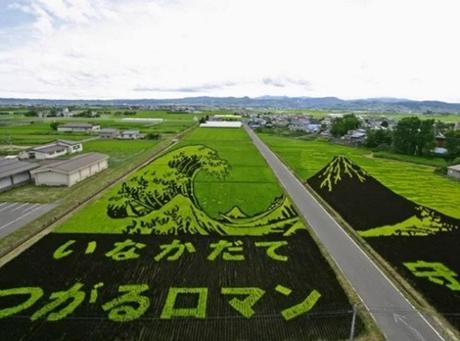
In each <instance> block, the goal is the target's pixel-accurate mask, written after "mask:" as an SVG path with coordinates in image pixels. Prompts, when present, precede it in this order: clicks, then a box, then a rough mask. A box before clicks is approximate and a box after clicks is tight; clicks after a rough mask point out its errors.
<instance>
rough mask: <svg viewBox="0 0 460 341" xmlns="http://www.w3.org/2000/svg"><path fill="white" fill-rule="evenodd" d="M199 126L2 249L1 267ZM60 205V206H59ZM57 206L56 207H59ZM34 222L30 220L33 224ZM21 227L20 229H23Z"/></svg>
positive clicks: (183, 132)
mask: <svg viewBox="0 0 460 341" xmlns="http://www.w3.org/2000/svg"><path fill="white" fill-rule="evenodd" d="M196 127H197V126H196V125H193V126H192V127H190V128H188V129H186V130H184V131H182V132H180V133H178V134H176V135H174V136H172V137H169V138H168V139H167V140H165V141H163V144H164V146H162V145H161V144H159V145H157V146H160V148H159V150H158V151H156V152H155V154H154V155H152V156H150V157H149V158H148V159H146V160H144V161H142V162H141V163H140V164H139V165H137V166H135V167H134V168H133V169H130V170H129V171H128V172H126V173H123V174H122V175H120V176H118V177H116V178H115V179H113V180H112V181H110V182H109V183H108V184H106V185H105V186H104V187H102V188H100V189H98V190H97V191H96V192H94V193H92V194H90V195H89V196H88V197H86V198H85V199H83V200H80V201H78V203H77V204H76V205H75V206H72V207H70V208H69V209H68V210H66V211H65V212H64V213H63V214H61V215H60V216H58V217H55V218H54V220H52V221H47V222H45V223H44V224H43V225H42V226H41V228H39V229H37V231H36V233H35V234H34V235H32V236H30V237H28V238H25V240H21V241H20V242H18V243H17V244H16V245H14V246H13V247H11V248H9V249H7V250H6V251H4V250H2V251H0V268H1V267H2V266H3V265H5V264H6V263H8V262H9V261H10V260H12V259H13V258H15V257H17V256H18V255H19V254H21V253H22V252H23V251H25V250H26V249H27V248H29V247H30V246H32V245H33V244H35V243H36V242H37V241H39V240H40V239H41V238H43V237H44V236H45V235H47V234H48V233H49V232H51V231H52V230H53V229H54V227H56V225H58V224H60V223H61V222H63V221H64V220H65V219H67V218H68V217H70V216H71V215H72V214H74V213H75V212H76V211H78V210H79V209H81V208H83V207H85V206H86V205H88V204H89V203H90V202H92V201H93V200H95V199H97V198H98V197H99V196H100V195H102V194H103V192H105V191H106V190H108V189H110V188H111V187H113V186H115V185H116V184H117V183H118V182H119V181H121V180H123V179H125V178H127V177H128V176H130V175H131V174H133V173H135V172H136V171H138V170H139V169H141V168H143V167H145V166H146V165H148V164H149V163H151V162H152V161H153V160H155V159H157V158H158V157H160V156H162V155H164V153H166V152H167V151H169V150H170V149H171V148H173V147H174V146H176V145H177V144H178V142H179V139H180V138H182V137H183V136H184V135H186V134H188V133H190V132H191V131H192V130H194V129H195V128H196ZM57 207H59V206H57ZM57 207H56V208H57ZM31 223H33V222H30V223H29V224H31ZM29 224H27V225H25V226H23V227H21V229H23V228H26V227H27V226H28V225H29ZM21 229H19V230H21Z"/></svg>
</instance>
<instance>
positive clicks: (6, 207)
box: [0, 202, 19, 212]
mask: <svg viewBox="0 0 460 341" xmlns="http://www.w3.org/2000/svg"><path fill="white" fill-rule="evenodd" d="M16 205H19V203H17V202H13V203H10V204H8V205H6V206H5V207H2V208H0V212H1V211H4V210H7V209H8V208H12V207H14V206H16Z"/></svg>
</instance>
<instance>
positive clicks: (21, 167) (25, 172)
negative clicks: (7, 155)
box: [0, 159, 40, 192]
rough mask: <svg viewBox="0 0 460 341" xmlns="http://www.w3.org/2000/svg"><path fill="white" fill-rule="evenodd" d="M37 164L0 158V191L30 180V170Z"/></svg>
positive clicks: (37, 165)
mask: <svg viewBox="0 0 460 341" xmlns="http://www.w3.org/2000/svg"><path fill="white" fill-rule="evenodd" d="M39 166H40V165H39V164H37V163H32V162H27V161H20V160H18V159H0V192H1V191H5V190H7V189H10V188H12V187H14V186H18V185H21V184H24V183H26V182H28V181H30V180H31V178H32V177H31V174H30V172H31V170H33V169H35V168H38V167H39Z"/></svg>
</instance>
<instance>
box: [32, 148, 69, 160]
mask: <svg viewBox="0 0 460 341" xmlns="http://www.w3.org/2000/svg"><path fill="white" fill-rule="evenodd" d="M34 154H35V159H37V160H45V159H54V158H56V157H59V156H63V155H66V154H67V151H66V150H63V151H62V152H57V153H53V154H48V153H42V152H34Z"/></svg>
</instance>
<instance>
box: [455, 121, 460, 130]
mask: <svg viewBox="0 0 460 341" xmlns="http://www.w3.org/2000/svg"><path fill="white" fill-rule="evenodd" d="M454 130H460V122H457V123H455V126H454Z"/></svg>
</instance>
